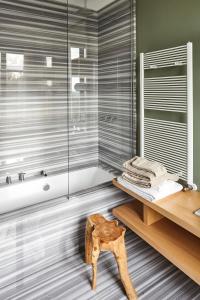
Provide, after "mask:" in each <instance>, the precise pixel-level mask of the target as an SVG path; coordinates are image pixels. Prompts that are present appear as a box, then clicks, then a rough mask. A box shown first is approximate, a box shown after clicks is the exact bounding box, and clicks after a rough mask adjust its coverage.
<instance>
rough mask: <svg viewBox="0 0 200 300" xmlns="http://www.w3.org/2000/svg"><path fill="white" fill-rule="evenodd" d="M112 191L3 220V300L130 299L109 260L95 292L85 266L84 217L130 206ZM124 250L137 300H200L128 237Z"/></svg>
mask: <svg viewBox="0 0 200 300" xmlns="http://www.w3.org/2000/svg"><path fill="white" fill-rule="evenodd" d="M130 200H131V199H130V198H129V197H128V195H127V194H124V193H122V192H121V191H119V190H117V189H116V188H114V187H112V186H111V185H105V186H101V187H99V188H98V189H91V190H89V191H85V193H84V194H80V195H77V196H76V197H74V198H71V199H70V200H67V198H65V197H62V198H60V199H55V200H51V201H47V202H44V203H40V204H38V205H35V206H32V207H28V208H25V209H22V210H19V211H15V212H12V213H9V214H5V215H1V216H0V222H1V227H0V299H1V300H33V299H37V300H47V299H48V300H65V299H66V300H68V299H69V300H75V299H80V300H89V299H96V300H111V299H112V300H115V299H118V300H120V299H126V297H125V294H124V290H123V288H122V286H121V282H120V280H119V276H118V270H117V266H116V264H115V261H114V259H113V256H112V255H111V254H106V253H103V254H102V255H101V256H100V260H99V267H98V279H97V283H98V284H97V291H96V292H93V291H92V290H91V286H90V280H91V268H90V267H89V266H86V265H85V264H84V261H83V256H84V230H85V221H86V217H87V215H89V214H92V213H94V212H99V213H102V214H104V215H105V216H106V217H107V218H112V216H111V214H110V213H111V209H112V208H113V207H115V206H118V205H120V204H121V203H124V202H127V201H130ZM126 248H127V252H128V265H129V271H130V274H131V278H132V280H133V281H134V283H135V287H136V290H137V293H138V296H139V299H140V300H141V299H144V300H179V299H181V300H192V299H196V300H197V299H200V287H199V286H198V285H197V284H195V283H194V282H193V281H192V280H190V279H189V278H188V277H187V276H186V275H184V274H183V273H182V272H181V271H179V270H178V269H177V268H176V267H174V266H173V265H172V264H171V263H169V262H168V261H167V260H166V259H165V258H164V257H162V256H161V255H159V253H158V252H156V251H155V250H154V249H153V248H151V247H150V246H148V245H147V244H146V243H145V242H144V241H142V240H141V239H140V238H139V237H138V236H137V235H135V234H134V233H132V232H130V231H128V232H127V234H126Z"/></svg>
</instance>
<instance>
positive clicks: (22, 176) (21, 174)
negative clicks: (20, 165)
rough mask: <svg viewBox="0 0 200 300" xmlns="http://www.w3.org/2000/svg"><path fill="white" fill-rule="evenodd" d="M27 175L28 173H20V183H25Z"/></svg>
mask: <svg viewBox="0 0 200 300" xmlns="http://www.w3.org/2000/svg"><path fill="white" fill-rule="evenodd" d="M25 175H26V173H24V172H21V173H18V176H19V181H24V180H25Z"/></svg>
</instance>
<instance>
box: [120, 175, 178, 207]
mask: <svg viewBox="0 0 200 300" xmlns="http://www.w3.org/2000/svg"><path fill="white" fill-rule="evenodd" d="M117 181H118V182H119V183H120V184H121V185H123V186H124V187H125V188H127V189H129V190H131V191H132V192H134V193H136V194H137V195H139V196H141V197H143V198H144V199H146V200H148V201H155V200H160V199H162V198H165V197H167V196H169V195H172V194H174V193H177V192H180V191H181V190H182V189H183V187H182V185H181V184H180V183H177V182H174V181H172V180H165V181H163V182H162V183H161V184H160V185H159V186H157V187H151V188H149V189H147V188H142V187H139V186H137V185H134V184H131V183H129V182H127V181H126V180H125V179H123V178H122V177H118V178H117Z"/></svg>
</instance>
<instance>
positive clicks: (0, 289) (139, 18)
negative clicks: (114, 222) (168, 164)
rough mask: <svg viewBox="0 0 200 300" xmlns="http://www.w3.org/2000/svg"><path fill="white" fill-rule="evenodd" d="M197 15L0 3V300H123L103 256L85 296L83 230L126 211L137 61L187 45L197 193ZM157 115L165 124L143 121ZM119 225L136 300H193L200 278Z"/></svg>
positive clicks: (140, 4)
mask: <svg viewBox="0 0 200 300" xmlns="http://www.w3.org/2000/svg"><path fill="white" fill-rule="evenodd" d="M199 16H200V2H199V1H198V0H191V1H186V0H168V1H164V0H160V1H159V0H151V1H148V0H101V1H100V0H47V1H41V0H15V1H13V0H0V54H1V56H0V58H1V59H0V64H1V65H0V67H1V71H0V78H1V81H0V107H1V108H0V110H1V115H0V202H1V204H0V300H14V299H20V300H22V299H24V300H29V299H39V300H46V299H50V300H65V299H70V300H73V299H81V300H82V299H83V300H86V299H92V298H94V299H97V300H106V299H109V300H112V299H127V298H126V293H125V291H124V289H123V286H122V285H121V282H120V278H119V275H118V269H117V265H116V263H115V260H114V258H113V257H112V255H110V253H102V254H101V256H100V258H99V261H98V275H97V288H96V291H93V290H92V289H91V282H90V281H91V275H92V273H91V267H90V266H89V265H87V264H85V262H84V255H85V254H84V253H85V249H84V246H85V225H86V220H87V217H88V216H89V215H92V214H96V213H98V214H102V215H103V216H104V217H105V218H107V219H113V218H115V219H116V215H115V213H114V214H113V213H112V211H113V209H115V208H116V207H119V206H121V205H123V204H125V205H129V203H131V202H132V200H133V197H132V196H131V194H130V193H127V192H126V191H124V190H122V189H120V188H118V187H117V186H116V185H115V184H113V183H112V180H113V178H116V177H117V176H118V175H120V174H121V172H122V170H123V167H122V166H123V163H124V162H125V161H127V160H129V159H131V158H132V157H134V156H136V155H139V154H140V153H141V139H142V135H141V102H140V99H141V94H142V93H141V60H140V57H141V55H140V54H141V53H147V52H151V51H158V50H162V49H168V48H173V47H179V46H182V45H186V44H187V43H188V42H190V43H192V47H193V52H192V53H193V63H192V67H193V73H192V75H191V77H193V78H189V76H188V78H187V79H188V80H190V79H193V83H192V85H193V86H192V93H193V112H192V121H191V122H190V123H191V124H192V125H193V128H192V129H193V131H192V135H193V138H192V136H191V135H190V136H189V140H190V147H188V149H187V150H186V152H187V151H188V152H187V154H188V153H190V152H192V153H191V156H192V157H193V160H192V161H191V164H192V167H191V169H192V175H193V180H192V183H195V185H197V188H199V187H200V176H199V169H200V159H199V147H200V136H199V130H198V129H199V128H200V123H199V122H200V121H199V111H200V106H199V99H198V98H199V93H200V85H199V79H200V38H199V37H200V17H199ZM184 71H185V70H183V69H182V67H180V70H179V69H178V71H177V73H173V72H172V73H170V72H171V71H169V70H167V71H166V74H167V75H166V76H170V75H171V74H172V75H173V74H175V75H176V76H178V75H182V72H184ZM154 72H157V70H154ZM190 90H191V89H190ZM172 98H173V97H172ZM157 115H158V116H163V117H164V119H165V120H166V119H167V118H168V115H166V114H165V112H163V111H162V112H160V114H159V112H158V111H157V112H156V111H154V112H153V113H151V114H150V112H149V113H148V117H152V116H157ZM169 120H170V121H176V116H175V113H174V112H172V113H171V114H170V117H169ZM178 120H179V121H180V122H184V120H182V115H181V113H178ZM177 139H178V137H177ZM186 146H187V145H186ZM188 156H190V155H189V154H188ZM184 157H185V154H183V159H184ZM177 171H179V170H177ZM196 193H198V192H196ZM195 201H196V200H195ZM197 202H198V203H199V204H198V205H199V206H198V207H197V208H200V200H199V199H197ZM195 203H196V202H195ZM156 209H157V212H159V213H161V210H160V208H159V209H158V208H156ZM163 213H164V212H163ZM165 217H166V215H165ZM194 218H196V219H194V221H195V224H196V226H197V225H198V226H199V225H200V223H199V218H198V216H197V215H196V216H194ZM119 220H120V221H122V220H121V219H120V218H119ZM122 223H124V225H125V226H126V229H127V231H126V235H125V242H126V251H127V257H128V270H129V274H130V277H131V280H132V282H133V283H134V287H135V289H136V293H137V297H138V299H141V300H142V299H144V300H146V299H148V300H158V299H159V300H167V299H170V300H171V299H172V300H173V299H174V300H176V299H184V300H187V299H188V300H189V299H196V300H197V299H200V287H199V284H198V282H200V277H198V279H197V280H195V279H196V277H194V278H193V276H192V275H191V276H190V273H189V272H191V274H192V273H193V271H195V272H196V270H191V271H188V272H187V270H186V269H184V267H181V266H180V264H179V262H176V261H174V258H173V256H176V255H177V252H175V250H174V252H173V251H172V252H171V256H172V258H170V256H168V254H166V255H165V253H164V252H162V251H159V249H158V246H154V245H152V244H151V242H149V241H148V239H147V238H146V240H145V239H144V238H142V237H141V235H140V234H137V232H136V233H135V232H133V231H134V230H133V229H132V228H130V227H129V226H127V224H126V223H125V222H122ZM177 224H178V225H181V226H182V227H184V230H187V228H186V227H187V225H185V224H183V222H182V221H180V220H178V221H177ZM190 225H191V224H189V225H188V231H190V233H191V232H193V229H191V226H190ZM199 228H200V227H199ZM197 231H198V233H199V229H198V230H196V231H195V229H194V234H195V238H196V236H197ZM198 237H199V236H198ZM192 240H194V241H196V240H195V239H192ZM196 243H197V244H198V245H197V244H195V246H194V248H195V247H196V248H198V247H199V245H200V244H199V240H197V242H196ZM198 249H199V248H198ZM194 256H195V255H194ZM188 259H190V258H188ZM198 259H199V260H198ZM197 260H198V262H197V263H196V266H197V267H194V269H198V266H200V257H199V255H198V258H197ZM191 268H192V267H191ZM188 270H189V267H188ZM197 271H198V270H197ZM197 273H198V274H197V275H195V276H200V274H199V272H197ZM195 274H196V273H195Z"/></svg>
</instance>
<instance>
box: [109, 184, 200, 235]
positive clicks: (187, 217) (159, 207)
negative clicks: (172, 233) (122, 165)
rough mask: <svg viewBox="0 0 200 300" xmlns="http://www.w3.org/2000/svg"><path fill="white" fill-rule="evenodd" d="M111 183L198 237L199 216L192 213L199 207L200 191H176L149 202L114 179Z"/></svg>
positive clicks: (199, 233) (199, 227)
mask: <svg viewBox="0 0 200 300" xmlns="http://www.w3.org/2000/svg"><path fill="white" fill-rule="evenodd" d="M113 184H114V185H115V186H116V187H118V188H119V189H121V190H122V191H124V192H126V193H127V194H129V195H131V196H132V197H133V198H135V199H137V200H139V201H140V202H142V203H143V204H144V205H146V206H148V207H150V208H152V209H153V210H154V211H156V212H158V213H159V214H161V215H163V216H164V217H166V218H168V219H169V220H171V221H173V222H175V223H176V224H178V225H180V226H181V227H183V228H185V229H186V230H187V231H190V232H191V233H192V234H194V235H196V236H197V237H200V217H197V216H196V215H194V214H193V212H194V211H195V210H197V209H198V208H200V192H196V191H189V192H178V193H176V194H173V195H171V196H169V197H166V198H164V199H161V200H157V201H154V202H150V201H148V200H146V199H144V198H142V197H141V196H139V195H137V194H135V193H134V192H132V191H130V190H128V189H127V188H125V187H124V186H123V185H121V184H120V183H118V182H117V180H115V179H113Z"/></svg>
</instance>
